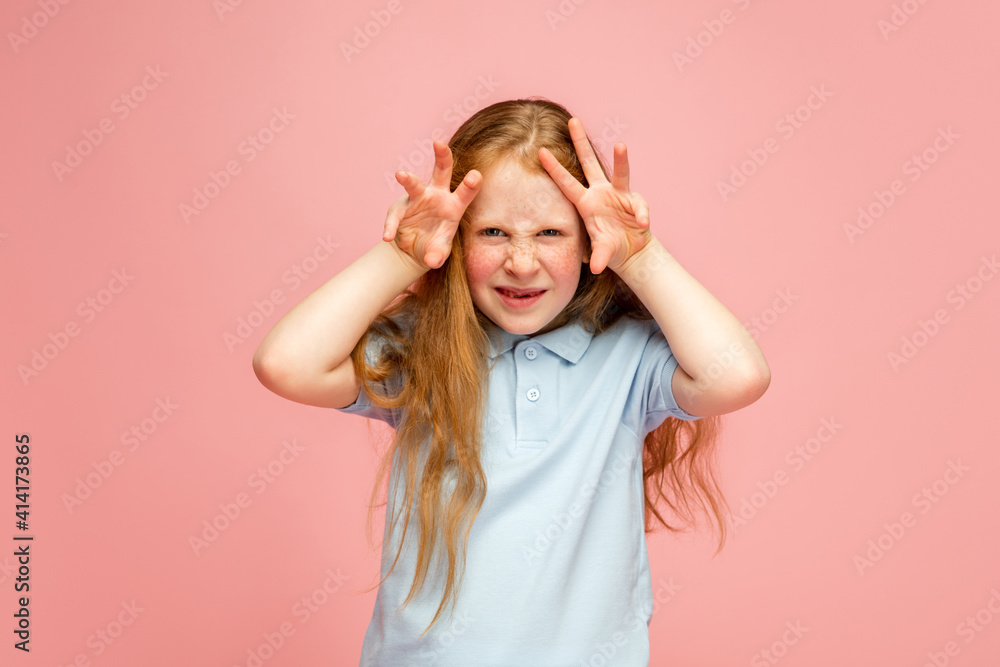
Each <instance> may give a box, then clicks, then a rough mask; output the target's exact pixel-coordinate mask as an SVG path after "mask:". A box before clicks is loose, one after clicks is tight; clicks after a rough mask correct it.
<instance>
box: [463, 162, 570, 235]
mask: <svg viewBox="0 0 1000 667" xmlns="http://www.w3.org/2000/svg"><path fill="white" fill-rule="evenodd" d="M469 213H470V216H471V218H472V222H473V224H476V225H478V224H485V223H491V224H493V223H502V222H506V223H514V222H517V221H523V222H533V221H542V220H544V221H546V222H547V223H549V224H551V223H552V222H558V221H563V222H567V223H571V222H574V221H576V220H577V212H576V207H575V206H573V203H572V202H571V201H570V200H569V199H567V198H566V196H565V195H564V194H563V193H562V191H561V190H560V189H559V186H558V185H556V183H555V181H553V180H552V178H551V177H550V176H549V175H548V174H547V173H545V172H542V173H537V172H529V171H527V170H526V169H525V168H524V167H522V166H521V165H519V164H517V163H515V162H512V161H505V162H501V163H499V164H497V165H495V166H494V167H492V168H491V169H488V170H486V171H484V172H483V186H482V188H480V190H479V194H477V195H476V198H475V199H473V200H472V203H471V204H470V205H469Z"/></svg>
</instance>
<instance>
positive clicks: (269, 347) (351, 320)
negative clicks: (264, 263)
mask: <svg viewBox="0 0 1000 667" xmlns="http://www.w3.org/2000/svg"><path fill="white" fill-rule="evenodd" d="M434 154H435V161H434V172H433V173H432V174H431V181H430V183H428V184H427V185H426V186H425V185H424V184H423V183H421V182H420V179H419V178H417V177H416V176H414V175H413V174H409V173H406V172H403V171H398V172H396V180H397V181H399V184H400V185H402V186H403V187H404V188H405V189H406V195H404V196H403V197H400V198H399V199H398V200H396V201H395V202H394V203H393V204H392V206H390V207H389V213H388V215H387V216H386V219H385V227H384V228H383V230H382V241H385V243H379V244H378V245H377V246H376V247H374V248H372V249H371V250H369V251H368V252H367V253H365V254H364V255H362V256H361V257H360V258H359V259H357V260H356V261H355V262H354V263H353V264H351V265H350V266H348V267H347V268H346V269H344V270H343V271H341V272H340V273H338V274H337V275H336V276H334V277H333V278H332V279H330V281H329V282H327V283H326V284H325V285H323V286H322V287H320V288H319V289H318V290H316V291H315V292H313V293H312V294H310V295H309V296H307V297H306V298H305V299H303V300H302V302H301V303H299V304H298V305H297V306H295V307H294V308H292V310H290V311H288V313H287V314H286V315H285V316H284V317H283V318H281V320H279V321H278V323H277V324H276V325H275V326H274V328H273V329H271V331H269V332H268V334H267V336H265V337H264V340H263V341H261V343H260V346H259V347H258V348H257V351H256V352H255V353H254V355H253V370H254V373H256V374H257V379H258V380H260V382H261V384H263V385H264V386H265V387H267V388H268V389H270V390H271V391H273V392H274V393H276V394H278V395H279V396H282V397H284V398H287V399H289V400H292V401H296V402H298V403H305V404H307V405H315V406H319V407H330V408H345V407H347V406H348V405H350V404H351V403H353V402H354V401H355V400H357V398H358V394H359V392H360V391H361V385H360V383H359V382H358V378H357V375H356V374H355V372H354V364H353V363H352V361H351V352H352V351H353V350H354V346H355V345H357V344H358V341H359V340H361V336H362V335H364V333H365V331H366V330H367V329H368V326H369V325H370V324H371V323H372V320H374V319H375V318H376V317H377V316H378V315H379V313H381V312H382V311H383V310H384V309H385V307H386V306H388V305H389V304H390V303H392V300H393V299H395V298H396V297H397V296H399V295H400V294H401V293H402V292H403V290H405V289H406V288H407V287H409V286H410V285H412V284H413V283H414V282H415V281H416V280H417V279H418V278H419V277H420V276H422V275H423V274H424V273H425V272H426V271H428V270H430V269H432V268H434V269H436V268H440V267H441V266H443V265H444V263H445V260H447V259H448V255H449V254H451V246H452V241H453V239H454V237H455V233H456V232H457V231H458V226H459V221H460V220H461V219H462V215H463V214H464V213H465V209H466V208H467V207H468V205H469V204H470V203H471V202H472V200H473V199H474V198H475V196H476V195H477V194H478V193H479V188H480V186H482V182H483V179H482V175H481V174H480V173H479V172H478V171H476V170H475V169H473V170H471V171H469V172H468V173H467V174H466V175H465V177H464V178H463V179H462V182H461V183H459V185H458V187H457V188H455V191H454V192H451V189H450V183H451V170H452V165H453V158H452V155H451V149H449V148H448V145H447V144H446V143H444V142H442V141H437V140H435V141H434Z"/></svg>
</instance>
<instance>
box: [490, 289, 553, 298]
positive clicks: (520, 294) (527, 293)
mask: <svg viewBox="0 0 1000 667" xmlns="http://www.w3.org/2000/svg"><path fill="white" fill-rule="evenodd" d="M495 289H496V291H497V292H499V293H500V294H503V295H504V296H506V297H510V298H512V299H530V298H531V297H534V296H538V295H539V294H541V293H542V292H544V291H545V290H538V289H536V290H511V289H506V288H504V287H496V288H495Z"/></svg>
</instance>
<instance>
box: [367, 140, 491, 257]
mask: <svg viewBox="0 0 1000 667" xmlns="http://www.w3.org/2000/svg"><path fill="white" fill-rule="evenodd" d="M452 164H453V162H452V156H451V149H450V148H449V147H448V144H446V143H444V142H442V141H438V140H435V141H434V172H433V173H432V174H431V182H430V183H429V184H428V185H426V186H425V185H424V184H423V183H421V182H420V179H419V178H417V177H416V176H414V175H413V174H410V173H407V172H405V171H397V172H396V180H397V181H398V182H399V184H400V185H402V186H403V187H404V188H405V189H406V195H404V196H403V197H400V198H399V199H398V200H396V201H395V202H393V204H392V206H390V207H389V213H388V215H387V216H386V219H385V229H384V230H383V232H382V240H383V241H392V240H393V239H395V240H396V245H397V246H398V247H399V249H400V250H402V251H403V252H405V253H407V254H408V255H410V256H411V257H413V259H415V260H416V261H417V263H418V264H420V265H421V266H423V267H425V268H427V269H437V268H440V267H441V266H442V265H443V264H444V262H445V260H446V259H448V255H450V254H451V243H452V239H453V238H454V236H455V232H456V231H458V223H459V221H460V220H461V219H462V215H463V214H464V213H465V209H466V208H467V207H468V206H469V204H470V203H471V202H472V200H473V199H474V198H475V197H476V195H477V194H478V193H479V188H480V187H481V186H482V184H483V177H482V174H480V173H479V172H478V171H476V170H475V169H473V170H471V171H469V173H468V174H466V175H465V179H463V180H462V182H461V183H459V184H458V187H457V188H455V192H451V168H452Z"/></svg>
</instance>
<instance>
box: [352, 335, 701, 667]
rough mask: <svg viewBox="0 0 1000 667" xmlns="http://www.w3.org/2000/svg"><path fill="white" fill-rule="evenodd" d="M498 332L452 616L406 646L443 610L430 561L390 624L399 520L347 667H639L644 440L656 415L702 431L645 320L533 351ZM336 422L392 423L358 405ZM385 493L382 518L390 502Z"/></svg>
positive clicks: (410, 562) (645, 568)
mask: <svg viewBox="0 0 1000 667" xmlns="http://www.w3.org/2000/svg"><path fill="white" fill-rule="evenodd" d="M500 332H501V339H502V345H501V346H500V349H499V350H497V349H496V348H495V347H494V349H493V350H492V352H491V357H490V360H491V361H492V359H493V357H496V356H497V355H499V357H500V358H499V360H498V361H497V364H496V366H495V367H494V369H493V371H492V372H491V373H490V377H489V395H488V402H487V411H488V417H487V419H486V420H484V421H485V423H484V425H483V434H484V440H483V451H482V460H483V468H484V471H485V473H486V476H487V494H486V499H485V501H484V503H483V506H482V509H481V510H480V511H479V514H478V516H477V517H476V520H475V523H474V524H473V526H472V530H471V532H470V534H469V542H468V550H467V556H466V558H467V560H466V570H465V577H464V580H463V582H462V589H461V592H460V596H459V599H458V601H457V604H456V606H455V608H454V612H453V614H452V615H451V616H450V617H448V616H447V615H445V616H444V618H442V619H439V620H438V623H437V625H436V626H435V627H434V628H432V629H431V631H430V632H428V633H427V634H426V635H424V637H420V636H419V635H420V633H421V632H423V630H424V628H426V627H427V625H428V624H429V623H430V620H431V618H433V616H434V613H435V611H436V610H437V607H438V604H439V602H440V600H441V591H442V590H443V589H442V588H441V587H440V586H441V583H442V581H443V576H442V575H443V572H444V568H443V565H442V569H441V570H440V572H439V573H438V574H437V576H435V566H436V565H440V564H441V561H439V560H437V559H436V560H435V561H434V562H432V564H431V570H430V572H429V574H428V583H427V584H425V588H424V590H423V591H421V594H420V595H419V596H418V597H417V598H415V599H414V600H411V602H410V604H409V605H408V606H407V607H406V609H405V610H403V612H402V613H401V614H394V613H393V610H394V609H396V608H397V607H398V606H399V605H400V604H402V602H403V600H405V599H406V596H407V594H408V593H409V590H410V586H411V584H412V582H413V574H414V571H415V565H416V539H413V540H412V541H411V539H410V538H411V536H413V535H414V533H413V524H412V520H411V526H410V529H409V531H408V534H407V543H408V544H407V547H406V548H404V550H403V553H402V555H401V556H400V560H399V562H398V563H397V564H396V569H395V570H394V571H393V573H392V575H391V576H390V578H389V579H387V580H386V581H385V582H384V583H383V584H382V586H381V587H380V588H379V590H378V595H377V596H376V600H375V608H374V612H373V614H372V618H371V622H370V624H369V626H368V630H367V632H366V633H365V638H364V644H363V647H362V653H361V663H360V664H361V665H362V666H363V667H364V666H379V667H400V666H409V665H441V666H455V667H492V666H498V667H499V666H503V667H531V666H536V665H537V666H539V667H541V666H544V667H554V666H559V665H565V666H566V667H584V666H587V667H600V666H601V665H626V666H635V667H639V666H646V665H648V664H649V635H648V623H649V619H650V616H651V614H652V608H653V590H652V580H651V577H650V568H649V559H648V556H647V552H646V535H645V532H644V511H645V506H644V497H645V496H644V489H643V478H642V449H643V438H644V437H645V436H646V434H647V433H649V432H650V431H651V430H653V429H654V428H656V427H657V426H659V425H660V424H661V423H662V422H663V421H664V420H665V419H666V418H667V417H668V416H673V417H677V418H679V419H685V420H694V419H699V418H700V417H696V416H693V415H690V414H688V413H687V412H685V411H683V410H682V409H681V408H679V407H678V406H677V403H676V402H675V400H674V397H673V393H672V391H671V380H672V377H673V373H674V370H675V369H676V368H677V360H676V359H675V358H674V356H673V354H672V353H671V351H670V347H669V345H668V343H667V340H666V339H665V338H664V336H663V334H662V332H661V331H660V327H659V325H657V324H656V322H655V321H654V320H645V321H642V320H633V319H630V318H622V319H620V320H619V321H618V322H617V323H615V324H614V325H613V326H612V327H610V328H609V329H608V330H607V331H605V332H604V333H602V334H600V335H598V336H594V335H592V334H590V333H588V332H587V331H586V330H585V329H584V328H583V327H582V326H581V325H580V324H576V323H574V324H569V325H566V326H563V327H560V328H558V329H555V330H553V331H550V332H547V333H544V334H541V335H535V336H528V335H514V334H510V333H508V332H506V331H503V330H500ZM377 345H378V343H377V341H375V342H374V343H373V344H370V345H369V347H368V350H366V353H367V354H368V357H369V359H373V358H375V355H376V354H377ZM340 411H341V412H345V413H348V414H357V415H362V416H364V417H369V418H373V419H381V420H382V421H385V422H387V423H389V424H390V425H395V424H396V423H397V422H396V419H397V415H394V414H392V413H390V412H388V411H385V410H382V409H379V408H375V407H373V406H372V405H371V404H370V402H369V401H368V400H367V398H366V396H365V394H364V392H361V393H360V395H359V396H358V399H357V400H356V402H355V403H353V404H352V405H350V406H348V407H346V408H341V409H340ZM397 462H398V461H397ZM397 468H398V466H395V465H394V467H393V477H392V478H391V479H393V480H395V479H397V477H396V475H398V473H399V471H398V469H397ZM392 488H393V490H394V491H398V492H399V495H398V497H396V496H394V497H393V498H391V499H390V503H389V511H390V512H391V511H393V508H394V503H395V502H397V498H398V500H401V499H402V491H401V488H397V487H395V486H393V487H392ZM386 527H388V523H387V524H386ZM401 528H402V520H400V522H399V523H398V524H397V530H396V531H395V532H396V535H395V537H394V541H392V542H389V541H387V540H386V541H385V543H384V546H383V560H382V572H381V574H382V575H383V576H384V575H385V573H386V572H387V571H388V569H389V567H390V566H391V564H392V559H393V558H394V557H395V554H396V545H397V543H398V542H396V541H395V540H396V539H398V536H399V534H400V532H401ZM384 533H385V531H384ZM384 537H387V536H385V535H384ZM448 611H449V608H447V607H446V609H445V612H443V614H447V612H448Z"/></svg>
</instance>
